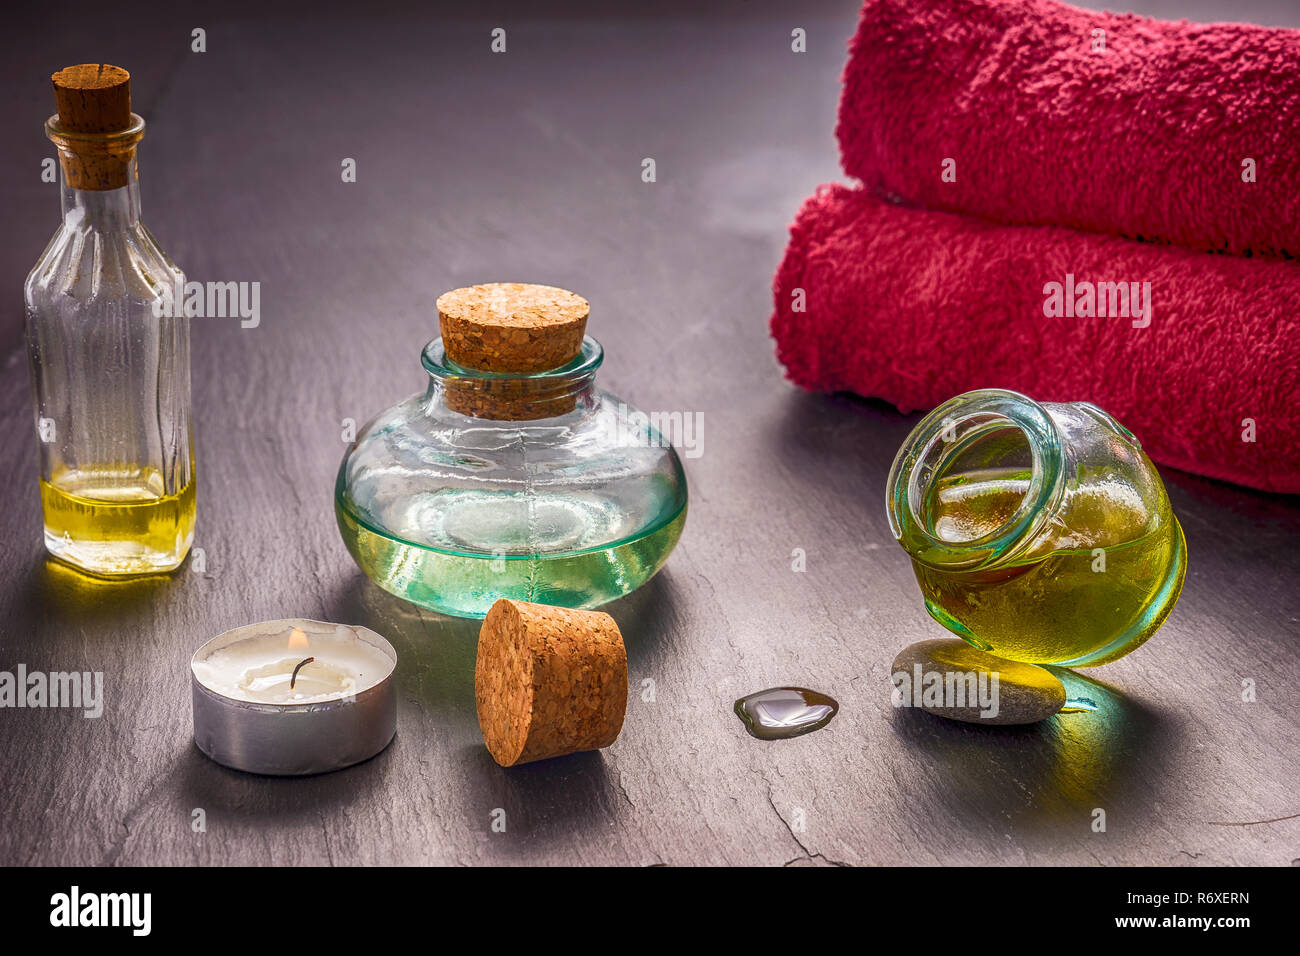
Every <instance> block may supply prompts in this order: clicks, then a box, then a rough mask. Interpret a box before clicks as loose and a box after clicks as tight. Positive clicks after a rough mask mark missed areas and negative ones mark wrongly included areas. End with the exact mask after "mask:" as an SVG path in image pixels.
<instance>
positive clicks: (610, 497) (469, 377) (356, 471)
mask: <svg viewBox="0 0 1300 956" xmlns="http://www.w3.org/2000/svg"><path fill="white" fill-rule="evenodd" d="M487 288H491V289H493V290H499V289H500V288H501V287H499V286H494V287H475V289H487ZM545 288H547V287H538V286H528V287H518V286H513V287H510V289H508V290H507V293H508V294H507V295H506V299H505V300H502V301H505V302H506V306H504V307H502V308H501V309H500V310H499V311H500V313H501V315H506V316H510V315H514V316H516V317H517V315H518V313H511V311H510V308H509V306H510V304H511V303H512V302H514V298H513V297H514V296H516V295H519V294H520V293H518V291H517V290H518V289H528V290H536V289H545ZM511 290H515V291H511ZM457 291H464V290H457ZM449 295H450V293H449ZM444 298H445V297H444ZM439 304H440V312H442V309H443V300H442V299H440V300H439ZM583 307H584V313H583V320H584V321H583V323H582V327H585V302H583ZM498 317H500V316H498ZM535 317H536V316H534V318H535ZM442 318H443V338H439V339H435V340H433V341H432V342H430V343H429V345H428V346H427V347H426V348H425V349H424V352H423V356H422V361H423V365H424V368H425V370H426V371H427V372H428V373H429V385H428V388H427V390H426V391H425V392H424V393H423V394H419V395H415V396H412V397H411V398H409V399H407V400H406V401H404V402H402V403H400V404H398V405H396V406H394V407H393V408H390V409H388V410H387V411H385V412H382V413H380V414H379V415H378V416H377V417H376V418H375V419H374V420H373V421H371V422H370V423H369V424H367V425H366V426H365V427H364V428H363V429H362V431H361V433H360V434H359V435H358V437H357V440H356V442H355V444H353V445H352V446H351V447H350V448H349V450H348V452H347V454H346V455H345V456H344V458H343V462H342V465H341V466H340V468H339V473H338V481H337V484H336V489H335V510H336V514H337V517H338V523H339V530H340V532H341V534H342V536H343V540H344V542H345V543H346V544H347V547H348V550H349V551H350V552H351V554H352V556H353V558H354V559H355V560H356V562H357V564H358V565H360V567H361V569H362V570H363V571H365V573H366V574H367V575H368V576H369V577H370V578H371V579H372V580H373V581H374V582H375V583H376V584H378V585H379V586H380V587H382V588H384V589H385V590H387V591H390V592H392V593H393V594H396V595H397V596H398V597H401V598H404V599H406V600H408V601H411V602H412V603H414V604H418V605H420V606H422V607H427V608H431V609H433V610H435V611H439V612H441V613H444V614H450V615H455V616H460V617H483V616H484V615H485V614H486V613H487V611H488V610H489V609H490V608H491V607H492V605H493V603H494V602H495V601H496V600H497V599H498V598H503V597H504V598H512V599H515V600H522V601H531V602H536V603H541V604H552V605H558V606H562V607H574V608H592V607H597V606H599V605H602V604H605V603H607V602H609V601H612V600H614V599H615V598H618V597H621V596H622V595H624V594H627V593H629V592H631V591H632V590H634V589H636V588H638V587H640V586H641V585H642V584H644V583H645V582H646V581H648V580H649V579H650V578H651V577H652V576H653V575H654V574H655V573H656V572H657V571H658V570H659V569H660V568H661V567H662V566H663V564H664V562H665V561H666V560H667V558H668V554H669V552H670V551H672V549H673V547H674V546H675V545H676V543H677V539H678V537H679V536H680V535H681V531H682V526H683V525H684V524H685V521H686V479H685V475H684V474H683V471H682V466H681V462H680V461H679V459H678V457H677V454H676V452H675V451H674V450H673V449H672V447H671V446H670V445H669V444H668V442H667V441H666V440H665V439H664V437H663V436H662V435H661V434H660V433H659V432H658V431H657V430H655V429H654V428H653V427H651V425H650V422H649V420H648V418H647V417H646V416H644V415H642V414H640V413H638V412H636V410H635V409H629V408H628V406H627V405H626V404H625V403H623V402H621V401H620V400H619V399H617V398H614V397H613V396H611V395H608V394H607V393H605V392H602V391H600V390H598V389H597V388H596V387H595V385H594V379H595V375H596V371H597V369H599V368H600V364H601V361H602V351H601V347H600V345H599V344H598V343H597V342H596V341H595V340H594V339H592V338H589V337H582V334H581V327H577V328H572V327H571V328H570V329H569V330H568V332H567V334H569V335H571V336H572V335H574V334H576V336H577V337H576V338H574V339H573V341H574V343H575V344H577V345H578V347H579V348H580V352H579V353H578V354H577V355H576V356H574V357H573V358H571V359H570V360H568V361H565V362H563V364H560V365H557V366H556V367H553V368H548V369H543V370H538V371H517V372H500V371H486V370H480V369H472V368H468V367H466V366H463V365H461V364H459V363H457V362H456V361H453V360H452V359H451V358H449V357H448V355H447V352H446V349H445V347H444V341H445V340H447V339H449V338H450V339H453V340H455V341H461V337H460V335H459V332H460V331H463V329H454V328H450V327H449V325H448V320H447V316H446V315H443V317H442ZM537 328H538V327H537V326H536V325H535V324H534V325H532V326H529V329H530V330H531V331H532V332H533V333H536V331H537ZM518 335H519V337H521V338H522V337H523V333H522V332H519V333H518ZM546 336H547V337H548V341H553V339H551V338H550V333H549V332H546ZM507 338H508V336H507ZM493 341H494V340H493V338H492V336H491V335H489V336H488V337H487V345H488V346H491V345H492V343H493ZM472 344H473V345H474V346H475V347H478V348H480V349H481V348H482V347H483V346H484V339H483V337H481V336H480V337H477V338H475V339H474V342H473V343H472ZM498 345H500V343H498ZM526 349H527V351H528V353H529V354H531V355H534V356H550V357H551V359H552V360H553V358H554V356H555V355H556V354H561V355H562V354H564V353H563V350H561V352H559V353H557V352H556V351H555V349H552V348H548V347H547V343H545V342H539V341H537V340H536V336H535V335H534V339H533V340H532V341H531V342H529V343H528V344H527V346H526ZM462 352H463V353H464V354H475V353H474V352H473V349H471V348H467V347H465V346H464V345H462ZM488 353H491V354H490V355H489V354H488ZM478 354H479V358H480V364H498V365H502V364H510V363H509V362H508V361H499V360H501V359H505V358H506V357H507V356H504V355H502V354H500V353H498V352H494V351H493V349H492V348H490V347H489V348H488V349H487V351H486V352H480V353H478ZM485 356H486V357H487V359H490V360H491V361H489V360H486V359H485V358H484V357H485ZM546 360H547V359H546V358H543V359H541V361H543V362H545V361H546Z"/></svg>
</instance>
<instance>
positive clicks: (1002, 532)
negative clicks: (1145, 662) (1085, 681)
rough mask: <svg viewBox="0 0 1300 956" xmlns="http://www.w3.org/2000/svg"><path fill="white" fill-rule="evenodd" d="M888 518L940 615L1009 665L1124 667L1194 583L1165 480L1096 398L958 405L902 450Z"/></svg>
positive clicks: (930, 420) (997, 394)
mask: <svg viewBox="0 0 1300 956" xmlns="http://www.w3.org/2000/svg"><path fill="white" fill-rule="evenodd" d="M886 507H887V510H888V515H889V523H890V528H891V530H892V531H893V532H894V536H895V537H896V538H897V539H898V542H899V544H900V545H901V546H902V547H903V549H904V550H905V551H906V552H907V553H908V555H909V556H910V557H911V559H912V566H913V569H914V571H915V572H916V579H917V582H918V583H919V584H920V586H921V595H922V597H923V599H924V601H925V607H926V609H927V610H928V611H929V612H930V615H931V616H932V617H933V618H934V619H935V620H937V621H938V622H939V623H941V624H943V625H944V626H945V627H946V628H948V629H949V630H951V631H953V632H954V633H956V634H958V635H960V636H961V637H963V638H965V639H966V641H967V642H969V643H971V644H973V645H975V646H976V647H979V648H982V649H983V650H986V651H989V652H991V653H993V654H996V655H997V656H999V657H1004V658H1007V659H1009V660H1015V661H1023V662H1026V663H1030V664H1057V665H1061V666H1065V667H1092V666H1095V665H1097V664H1105V663H1108V662H1109V661H1113V660H1115V659H1117V658H1119V657H1123V656H1124V655H1125V654H1127V653H1129V652H1130V651H1132V650H1134V649H1135V648H1137V647H1139V646H1141V645H1142V643H1143V642H1144V641H1146V640H1147V638H1149V637H1150V636H1151V635H1152V634H1153V633H1154V632H1155V631H1156V629H1157V628H1159V627H1160V625H1161V624H1162V623H1163V622H1164V620H1165V618H1166V617H1168V616H1169V612H1170V611H1171V610H1172V609H1173V607H1174V604H1175V602H1176V601H1177V600H1178V594H1179V592H1180V591H1181V590H1182V585H1183V578H1184V577H1185V575H1186V569H1187V558H1186V545H1185V543H1184V541H1183V532H1182V529H1181V528H1180V527H1179V525H1178V520H1177V519H1176V518H1175V517H1174V514H1173V510H1172V509H1171V507H1170V504H1169V496H1168V494H1167V493H1166V492H1165V487H1164V483H1163V482H1162V481H1161V479H1160V474H1159V472H1158V471H1156V468H1155V466H1154V465H1153V464H1152V463H1151V460H1150V459H1149V458H1148V457H1147V456H1146V453H1145V452H1143V451H1142V446H1141V444H1140V443H1139V442H1138V440H1137V438H1136V437H1135V436H1134V435H1133V434H1132V433H1131V432H1129V430H1128V429H1126V428H1125V427H1124V426H1123V425H1121V424H1120V423H1119V422H1117V421H1116V420H1115V419H1114V418H1113V417H1112V416H1111V415H1109V414H1107V413H1106V412H1104V411H1102V410H1101V409H1100V408H1098V407H1097V406H1095V405H1093V404H1091V403H1089V402H1042V403H1040V402H1035V401H1033V400H1032V399H1030V398H1028V397H1026V396H1024V395H1021V394H1019V393H1017V392H1011V391H1006V390H1004V389H982V390H980V391H975V392H967V393H965V394H963V395H958V396H957V397H956V398H953V399H950V400H949V401H947V402H945V403H944V404H942V405H940V406H939V407H938V408H936V409H935V410H934V411H932V412H931V413H930V414H929V415H927V416H926V417H925V418H924V419H922V420H921V422H920V423H919V424H918V425H917V426H916V428H915V429H913V431H912V434H911V435H909V436H908V438H907V440H906V441H905V442H904V443H903V446H902V448H901V449H900V450H899V453H898V456H897V457H896V458H895V459H894V465H893V469H892V470H891V472H890V476H889V482H888V498H887V501H886Z"/></svg>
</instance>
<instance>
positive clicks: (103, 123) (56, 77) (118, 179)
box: [45, 63, 144, 191]
mask: <svg viewBox="0 0 1300 956" xmlns="http://www.w3.org/2000/svg"><path fill="white" fill-rule="evenodd" d="M50 80H51V82H52V83H53V84H54V102H55V105H56V106H57V107H58V114H57V115H56V116H52V117H50V119H49V121H48V122H47V123H46V124H45V128H46V132H47V133H48V135H49V137H50V139H51V140H53V142H54V143H55V145H56V146H58V148H59V162H60V164H61V165H62V167H63V175H64V179H65V181H66V182H67V184H68V186H70V187H71V188H73V189H81V190H101V191H102V190H108V189H121V188H122V187H123V186H126V185H127V184H128V182H129V181H130V174H131V170H130V164H131V160H132V159H134V158H135V148H136V144H137V143H139V142H140V139H141V138H142V137H143V136H144V121H143V120H141V119H140V117H138V116H136V115H135V114H134V113H132V112H131V74H130V73H128V72H127V71H126V70H124V69H122V68H121V67H120V66H112V65H111V64H108V63H80V64H77V65H75V66H68V67H64V68H63V69H62V70H59V71H58V72H57V73H55V74H53V75H52V76H51V77H50Z"/></svg>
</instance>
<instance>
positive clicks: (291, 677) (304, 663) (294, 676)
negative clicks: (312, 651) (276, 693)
mask: <svg viewBox="0 0 1300 956" xmlns="http://www.w3.org/2000/svg"><path fill="white" fill-rule="evenodd" d="M315 659H316V658H314V657H309V658H307V659H306V660H305V661H302V662H300V663H299V664H298V666H297V667H295V668H294V669H293V673H292V674H290V675H289V689H290V690H293V685H294V684H295V683H296V682H297V680H298V672H299V671H300V670H302V669H303V668H304V667H306V666H307V665H308V664H310V663H311V662H312V661H314V660H315Z"/></svg>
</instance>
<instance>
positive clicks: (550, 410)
mask: <svg viewBox="0 0 1300 956" xmlns="http://www.w3.org/2000/svg"><path fill="white" fill-rule="evenodd" d="M420 361H421V364H423V365H424V370H425V371H426V372H428V373H429V393H428V394H429V397H430V399H433V398H437V397H441V398H442V400H443V401H444V402H445V403H446V405H447V407H448V408H450V409H451V410H452V411H455V412H459V413H460V414H462V415H467V416H469V417H471V418H486V419H494V420H498V421H533V420H537V419H542V418H558V417H559V416H561V415H567V414H568V413H570V412H572V411H573V410H574V409H575V408H577V407H578V405H579V404H580V403H581V402H582V401H583V399H584V397H585V396H587V395H589V394H590V392H591V391H592V388H593V383H594V381H595V378H596V371H597V370H598V369H599V368H600V365H601V363H602V362H603V361H604V350H603V349H602V348H601V346H600V343H599V342H597V341H596V340H595V339H593V338H591V337H590V336H587V337H586V338H584V339H583V341H582V351H581V353H579V355H578V356H577V357H576V358H574V359H573V361H571V362H568V363H566V364H564V365H561V366H559V367H557V368H553V369H547V370H545V371H542V372H486V371H482V370H479V369H471V368H466V367H464V366H462V365H458V364H457V363H456V362H454V361H452V360H451V359H450V358H448V357H447V352H446V349H445V348H444V347H443V343H442V339H441V338H436V339H434V340H433V341H432V342H430V343H429V344H428V345H426V346H425V348H424V352H423V353H422V354H421V357H420Z"/></svg>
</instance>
